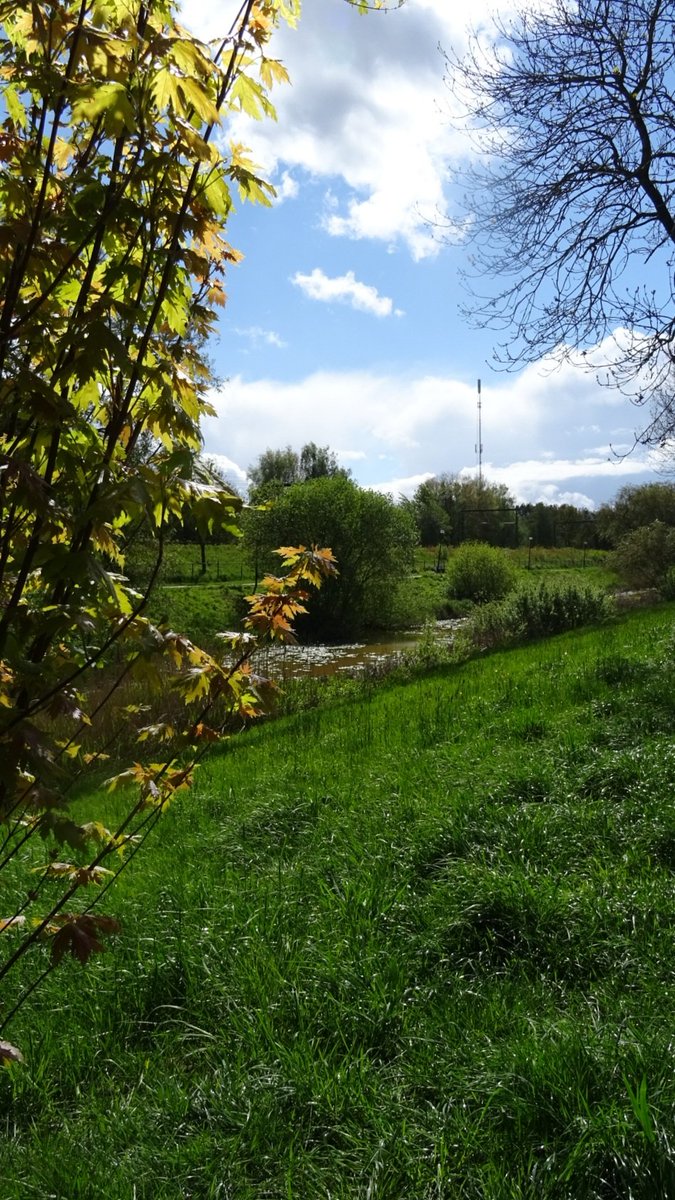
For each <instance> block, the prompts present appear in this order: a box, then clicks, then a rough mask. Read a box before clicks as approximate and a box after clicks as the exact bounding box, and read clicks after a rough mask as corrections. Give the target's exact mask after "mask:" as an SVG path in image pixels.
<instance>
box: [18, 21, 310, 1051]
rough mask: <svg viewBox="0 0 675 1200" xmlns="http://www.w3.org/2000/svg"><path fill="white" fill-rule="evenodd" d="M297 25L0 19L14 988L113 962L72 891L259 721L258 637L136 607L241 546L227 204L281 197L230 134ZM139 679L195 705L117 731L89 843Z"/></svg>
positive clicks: (97, 918) (302, 592) (107, 874)
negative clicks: (122, 796)
mask: <svg viewBox="0 0 675 1200" xmlns="http://www.w3.org/2000/svg"><path fill="white" fill-rule="evenodd" d="M297 15H298V4H297V3H296V0H260V2H259V3H254V0H246V3H244V4H243V6H242V7H241V9H240V10H239V12H238V14H237V15H236V16H235V19H234V23H233V25H232V27H231V28H230V29H229V31H227V32H226V35H225V37H224V38H223V39H222V41H221V42H220V43H213V44H204V43H202V42H200V41H199V40H198V39H196V38H194V37H192V36H191V35H190V34H189V33H188V32H187V31H186V30H185V29H183V28H182V27H181V26H180V25H178V24H177V22H176V5H175V4H174V3H172V0H92V2H91V3H87V2H80V0H64V2H63V3H60V4H51V3H43V2H41V0H36V2H35V3H32V4H29V5H21V4H15V3H9V2H4V3H0V20H1V25H0V100H1V103H0V158H2V163H3V170H2V173H1V174H0V218H1V221H2V227H1V230H0V477H1V479H2V488H1V489H0V758H1V759H2V765H3V770H2V777H1V778H0V826H1V827H2V854H1V861H0V872H1V873H2V879H3V881H4V880H6V879H7V878H8V877H9V878H11V879H14V880H17V879H20V880H22V882H21V884H20V886H18V885H17V886H18V890H14V891H12V890H11V889H10V891H9V893H3V896H4V899H5V903H6V904H7V908H6V909H5V910H4V911H3V912H2V917H1V919H0V935H1V937H2V947H3V950H5V949H6V956H3V961H2V965H0V980H2V981H3V983H4V982H5V981H6V977H7V976H8V974H9V973H11V972H13V970H14V969H15V967H16V965H17V963H19V961H20V960H21V959H22V957H23V955H24V953H25V952H26V951H27V950H28V949H32V948H33V947H34V946H35V945H36V944H37V943H38V942H46V943H48V944H49V945H50V947H51V959H50V961H51V963H52V964H53V963H56V962H58V961H59V960H60V959H61V958H62V957H63V956H64V954H67V953H68V954H72V955H73V956H75V957H77V958H78V959H80V961H85V960H86V959H87V958H88V957H89V956H90V955H91V954H92V953H93V952H95V951H98V950H100V949H101V946H102V940H101V939H102V935H105V934H106V933H107V932H110V931H111V930H112V929H113V928H114V927H115V923H114V921H113V920H112V919H111V918H109V917H107V916H105V915H98V914H97V913H94V912H93V911H92V910H93V909H94V905H95V903H96V899H94V900H92V899H83V893H82V889H86V890H87V894H88V895H91V894H94V895H96V893H97V889H98V895H99V896H100V895H102V894H104V893H107V890H108V887H109V886H110V883H111V881H112V880H113V879H114V878H115V877H116V876H117V874H118V872H119V870H121V869H122V868H121V865H120V864H121V863H122V865H123V862H124V861H126V860H128V858H129V857H131V856H132V855H133V854H134V853H135V852H136V849H137V848H138V846H139V845H140V844H141V842H142V841H144V840H145V836H146V835H147V833H148V832H149V830H150V829H151V828H152V827H153V826H154V824H155V823H156V820H157V818H158V817H159V816H160V815H161V813H162V812H163V811H164V809H165V808H166V806H167V805H168V804H169V803H170V801H171V799H172V798H173V796H174V795H175V794H177V793H178V792H180V791H182V790H184V789H185V788H186V787H187V786H188V785H189V783H190V780H191V777H192V769H193V766H194V765H195V763H196V762H197V761H198V760H199V759H200V758H201V757H202V755H203V754H204V752H205V749H206V747H207V746H208V745H209V743H210V742H212V741H214V740H217V739H218V738H219V736H220V734H221V731H222V730H223V729H225V728H228V727H229V722H231V720H232V718H233V715H234V714H238V717H239V719H240V721H246V720H247V719H248V717H250V716H253V715H255V714H256V713H257V712H258V711H260V706H261V694H260V689H259V688H258V687H257V686H256V684H255V681H254V680H253V677H252V673H251V670H250V665H249V658H250V652H251V647H252V644H253V643H254V641H255V639H253V641H251V640H250V639H249V640H247V639H246V638H244V639H243V640H242V639H241V638H240V637H239V635H232V636H231V637H230V640H229V646H230V653H229V654H227V655H223V653H222V648H221V652H220V653H219V654H218V656H212V655H210V654H208V653H207V652H206V651H203V650H201V649H199V648H198V647H197V646H196V645H195V644H194V643H193V642H192V641H191V640H190V639H189V638H185V637H182V636H181V635H180V634H179V633H178V632H177V631H176V630H174V629H171V628H160V627H158V626H157V625H156V624H154V623H153V622H151V621H150V620H149V619H148V618H147V616H146V615H145V609H146V606H147V603H148V598H149V596H150V593H151V591H152V587H153V584H154V583H155V581H156V579H157V575H158V573H159V570H160V566H161V560H162V554H163V547H164V542H165V539H166V537H167V534H168V532H169V530H170V529H171V528H173V527H174V526H175V525H176V524H179V525H180V524H183V523H185V522H186V520H188V518H189V522H190V524H191V527H193V528H194V529H195V531H196V534H197V535H198V536H199V538H200V539H202V542H203V540H204V539H205V538H206V537H207V536H208V535H212V534H214V533H215V532H216V531H226V532H228V533H234V532H236V515H237V512H238V510H239V508H240V507H241V501H240V500H239V498H238V497H237V496H235V495H234V494H233V493H232V491H231V490H230V489H229V488H227V487H226V486H224V485H223V483H222V481H219V480H218V479H217V478H211V476H210V475H209V477H208V478H206V477H205V475H204V471H203V469H202V467H201V466H200V463H199V450H200V445H201V443H200V433H199V421H200V418H201V417H202V416H203V415H204V414H206V413H208V412H209V411H211V409H210V406H209V403H208V400H207V388H208V386H209V384H210V382H211V375H210V371H209V366H208V361H207V359H206V356H205V350H204V346H205V341H206V339H207V337H208V335H209V333H210V331H211V330H212V328H213V326H214V323H215V314H216V309H217V307H218V306H219V305H222V304H223V303H224V300H225V291H224V284H225V275H226V272H227V270H228V269H229V267H230V265H231V264H233V263H236V262H237V261H238V259H239V257H240V255H238V253H237V252H236V251H235V250H234V249H233V248H232V247H231V246H230V244H229V242H228V241H227V240H226V237H225V229H226V224H227V219H228V216H229V213H230V211H231V209H232V203H233V195H234V194H238V195H239V196H240V197H241V198H242V199H253V200H258V201H260V202H262V203H268V202H269V200H270V197H271V195H272V194H273V189H272V188H271V187H270V186H269V185H268V184H267V183H266V182H265V181H264V180H262V179H261V178H260V177H259V175H258V173H257V170H256V168H255V167H254V165H253V163H252V162H251V161H250V160H249V158H248V155H247V152H246V150H245V148H244V147H242V146H241V145H237V144H234V143H230V144H228V142H227V139H226V138H222V139H217V138H216V136H215V135H216V132H217V131H218V128H219V126H221V125H223V124H224V122H225V121H226V119H227V117H228V115H229V114H234V113H238V112H241V111H244V112H246V113H248V114H249V115H251V116H253V117H262V116H264V115H269V116H271V115H273V114H274V109H273V106H272V103H271V100H270V98H269V91H270V88H271V87H272V86H273V85H274V84H275V83H278V82H282V81H284V80H285V79H286V78H287V75H286V71H285V69H284V67H283V66H282V64H281V63H279V62H278V61H277V60H275V59H273V58H272V57H271V56H270V55H269V53H268V43H269V41H270V37H271V36H272V34H273V32H274V29H275V27H276V26H277V24H278V23H279V21H287V22H290V23H291V24H293V23H294V22H295V20H296V18H297ZM216 143H217V144H216ZM141 449H143V452H142V453H141ZM146 450H147V451H148V452H147V453H146ZM143 533H144V534H145V535H146V536H147V537H148V538H152V539H153V540H154V546H155V549H156V555H155V561H154V563H153V564H152V566H151V567H150V569H149V572H148V574H147V577H146V578H145V580H144V582H143V590H142V591H141V592H138V591H136V589H135V588H133V587H132V586H130V584H129V582H128V579H127V578H126V576H125V575H124V567H125V551H126V547H127V545H128V543H129V542H130V541H133V540H134V539H135V538H136V537H138V536H140V535H142V534H143ZM283 557H284V560H285V571H284V575H283V576H282V577H279V578H272V577H270V579H269V580H268V581H267V583H266V585H265V594H264V595H260V596H256V597H252V598H251V608H250V612H249V618H248V620H249V628H250V629H251V630H252V632H253V633H254V634H256V635H257V634H259V633H260V634H262V635H264V634H265V632H266V631H267V632H269V633H273V634H274V635H275V636H286V635H287V634H288V630H289V622H290V619H291V618H292V616H293V615H294V614H295V613H297V612H301V611H304V604H303V601H304V599H305V598H306V594H307V591H306V589H307V586H308V585H311V584H313V583H316V582H318V581H319V580H320V579H321V578H323V576H324V575H325V574H326V573H329V574H330V573H331V571H332V570H333V560H332V558H331V556H330V553H329V552H324V551H317V550H316V548H315V549H314V550H307V549H305V547H304V546H303V547H301V548H298V549H297V550H294V549H293V548H288V547H287V553H286V554H285V555H284V556H283ZM101 673H105V686H104V687H103V688H100V687H99V688H94V686H93V683H94V681H95V680H96V679H98V678H100V674H101ZM139 677H142V678H143V679H144V680H145V683H146V686H147V688H148V689H150V688H151V687H152V685H153V682H154V685H155V687H156V688H157V689H158V690H162V689H166V688H167V683H168V690H170V691H171V693H172V694H173V695H174V696H175V695H176V694H178V695H180V697H181V699H182V701H183V710H184V711H183V715H182V720H181V722H180V727H179V728H178V729H174V728H173V727H172V726H171V724H170V722H167V721H164V720H162V719H161V718H160V719H159V720H158V721H156V722H153V724H152V728H150V729H149V728H148V727H147V723H146V722H145V720H144V716H145V710H144V708H143V707H142V706H141V707H137V708H134V710H133V711H129V712H120V711H118V710H116V716H117V723H118V724H124V725H125V727H126V729H127V731H129V730H134V729H135V733H136V737H137V743H138V744H137V749H136V754H135V760H136V761H135V762H134V763H133V765H132V766H130V767H129V768H128V770H126V771H124V770H122V771H120V772H118V775H117V778H118V780H126V781H129V782H130V783H133V784H134V785H135V796H134V798H133V800H131V801H130V803H129V807H128V809H127V811H126V813H125V815H124V816H123V817H122V818H120V820H119V822H118V823H117V825H116V826H113V827H112V828H109V827H108V825H107V823H106V821H105V820H101V819H100V815H99V814H97V815H96V818H95V819H92V820H88V821H86V822H82V821H78V820H77V819H76V818H75V817H74V816H73V815H72V813H71V811H70V807H69V806H70V801H71V799H72V795H73V789H74V787H75V785H76V784H78V785H79V784H81V782H82V781H83V780H84V779H86V777H87V775H88V774H91V773H92V772H100V766H101V762H102V761H103V759H104V758H105V753H104V752H105V751H106V750H107V747H102V746H101V745H100V742H97V741H96V735H95V729H96V726H97V722H98V719H99V716H100V714H101V712H102V711H103V710H106V709H110V708H111V707H112V708H113V710H114V709H115V700H116V697H117V694H118V690H119V689H120V688H121V687H122V686H123V685H124V684H126V682H128V681H129V680H130V679H133V678H139ZM94 694H95V696H96V698H95V699H94V698H93V697H94ZM176 739H177V741H178V743H179V744H180V746H181V750H182V753H181V756H180V758H176V757H175V755H174V751H173V746H174V742H175V740H176ZM158 742H159V743H160V744H161V743H162V742H165V743H166V744H165V746H164V747H163V749H162V750H161V751H160V752H159V753H158V754H155V755H154V757H151V755H150V753H148V747H150V746H152V747H154V746H155V745H156V744H157V743H158ZM169 744H170V745H171V747H172V749H171V751H169V750H167V749H166V746H167V745H169ZM156 758H159V761H155V759H156ZM101 815H102V814H101ZM125 855H126V860H125V857H124V856H125ZM26 860H30V861H31V864H32V866H33V868H34V870H35V871H36V872H37V875H33V876H32V877H31V879H30V880H29V881H27V880H25V879H24V878H23V876H22V869H23V866H24V865H25V862H26ZM104 863H105V864H106V865H103V864H104ZM109 864H112V867H111V866H110V865H109ZM39 957H40V956H39V955H38V959H39ZM47 969H49V968H47ZM8 1015H9V1014H8V1013H7V1012H6V1011H5V1012H4V1013H3V1023H6V1021H7V1019H8ZM12 1053H13V1052H12V1051H11V1047H10V1048H9V1049H7V1047H6V1045H5V1043H0V1058H3V1057H11V1056H12Z"/></svg>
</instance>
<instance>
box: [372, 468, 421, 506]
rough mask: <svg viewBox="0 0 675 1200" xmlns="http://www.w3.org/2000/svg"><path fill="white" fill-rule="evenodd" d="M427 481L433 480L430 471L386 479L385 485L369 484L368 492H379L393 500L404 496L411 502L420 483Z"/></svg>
mask: <svg viewBox="0 0 675 1200" xmlns="http://www.w3.org/2000/svg"><path fill="white" fill-rule="evenodd" d="M427 479H433V473H432V472H431V471H422V472H421V473H420V474H419V475H405V476H403V477H402V478H400V479H388V480H386V482H385V483H371V484H370V485H369V486H370V490H371V491H372V492H379V493H380V494H381V495H382V496H393V497H394V499H395V500H397V499H398V497H399V496H405V497H406V498H407V499H408V500H411V499H412V497H413V496H414V494H415V492H416V491H417V489H418V487H419V486H420V484H422V483H426V482H427Z"/></svg>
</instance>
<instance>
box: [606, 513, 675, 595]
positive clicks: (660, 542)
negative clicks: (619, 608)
mask: <svg viewBox="0 0 675 1200" xmlns="http://www.w3.org/2000/svg"><path fill="white" fill-rule="evenodd" d="M614 562H615V564H616V569H617V571H618V572H619V574H620V576H621V578H622V579H623V580H624V581H625V582H626V583H628V584H630V585H631V586H633V587H639V588H649V587H656V588H658V587H661V586H662V584H663V582H664V579H665V578H666V575H667V574H668V571H669V570H670V568H671V567H675V529H673V528H672V527H671V526H669V525H665V524H664V522H663V521H652V523H651V525H642V526H640V528H639V529H633V530H631V532H630V533H628V534H626V536H625V537H624V538H622V540H621V541H620V542H619V545H618V546H617V548H616V551H615V554H614Z"/></svg>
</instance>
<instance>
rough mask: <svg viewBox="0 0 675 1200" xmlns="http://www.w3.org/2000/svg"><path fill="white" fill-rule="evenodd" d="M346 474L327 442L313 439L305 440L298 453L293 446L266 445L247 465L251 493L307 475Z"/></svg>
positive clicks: (260, 493)
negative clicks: (277, 447) (251, 486)
mask: <svg viewBox="0 0 675 1200" xmlns="http://www.w3.org/2000/svg"><path fill="white" fill-rule="evenodd" d="M348 474H349V472H348V471H346V470H345V469H344V468H343V467H340V465H339V463H338V460H337V455H336V454H335V451H333V450H331V449H330V446H317V444H316V442H306V443H305V445H304V446H303V447H302V449H301V450H300V453H298V451H297V450H294V449H293V447H292V446H286V447H285V448H284V449H281V450H272V449H269V448H268V449H267V450H264V451H263V453H262V454H260V455H259V457H258V460H257V462H255V463H253V464H252V465H251V466H250V467H249V469H248V476H249V479H250V480H251V483H252V484H253V496H254V497H261V496H264V495H267V496H270V495H274V494H275V493H277V492H279V490H280V489H281V488H284V487H290V486H291V484H293V483H306V482H307V481H308V480H309V479H321V478H323V477H325V476H331V475H343V476H347V475H348Z"/></svg>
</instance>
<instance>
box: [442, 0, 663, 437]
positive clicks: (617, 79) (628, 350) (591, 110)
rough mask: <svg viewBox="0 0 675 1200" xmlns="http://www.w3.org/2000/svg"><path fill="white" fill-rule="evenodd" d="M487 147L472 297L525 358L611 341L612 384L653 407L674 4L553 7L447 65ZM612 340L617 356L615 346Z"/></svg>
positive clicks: (503, 357)
mask: <svg viewBox="0 0 675 1200" xmlns="http://www.w3.org/2000/svg"><path fill="white" fill-rule="evenodd" d="M447 65H448V83H449V86H450V88H451V91H452V92H453V95H454V96H455V97H456V98H457V99H458V100H459V101H460V105H461V108H462V111H463V113H464V116H465V118H468V121H469V125H470V127H471V129H472V130H473V134H474V137H475V140H476V143H477V147H478V150H479V151H480V153H479V154H478V155H477V156H476V157H475V158H474V159H473V165H472V166H471V167H470V168H469V171H468V175H469V178H468V193H467V205H468V214H469V217H470V228H471V233H470V235H469V236H470V240H471V242H472V252H473V253H472V260H471V261H472V264H473V266H472V268H471V269H470V272H469V275H468V277H467V280H468V283H469V288H470V292H471V294H472V300H471V302H470V304H469V305H467V306H466V308H467V312H469V313H470V314H471V316H472V317H473V318H474V319H475V320H477V321H478V323H479V324H481V325H483V326H489V327H493V328H496V329H498V330H500V331H502V334H503V335H504V336H503V338H502V345H501V346H500V348H499V350H498V351H497V357H498V359H499V361H501V362H502V363H503V364H506V365H507V366H509V365H510V366H516V365H521V364H522V363H524V362H530V361H534V360H537V359H539V358H541V357H542V356H544V355H550V354H555V355H558V356H559V357H565V356H567V357H570V356H575V355H576V354H578V353H581V354H582V355H583V354H585V353H587V355H588V359H587V361H593V362H594V364H595V365H598V358H597V355H596V357H595V358H593V355H592V354H591V347H596V346H598V345H599V344H601V343H604V344H605V347H606V349H605V361H604V363H603V367H604V369H603V379H604V380H605V381H607V382H611V383H612V384H616V385H618V386H621V387H624V388H628V389H629V390H630V391H631V394H632V396H633V398H634V399H635V400H636V401H637V402H638V403H640V402H643V403H647V402H650V403H654V402H655V403H656V405H657V410H656V411H655V412H654V413H653V417H654V418H655V423H654V424H652V422H651V421H650V424H649V427H648V429H646V430H645V433H648V431H649V429H651V430H652V432H653V433H654V435H655V436H656V435H657V431H658V437H659V438H660V439H662V438H663V429H664V421H663V420H662V419H661V418H662V417H664V418H665V419H666V424H668V418H669V421H670V423H669V431H670V430H672V427H673V424H675V415H673V413H672V404H671V409H670V411H668V410H667V411H665V412H662V411H661V408H660V407H658V406H659V404H661V403H662V401H660V400H659V396H661V397H664V396H666V395H670V394H672V392H671V390H670V388H666V389H665V391H664V388H663V384H664V381H665V380H666V379H667V377H668V376H669V374H672V371H673V363H674V362H675V2H673V0H552V3H548V4H546V5H545V6H541V7H535V8H533V9H530V10H523V11H522V12H521V13H520V14H519V15H517V16H516V17H514V18H513V19H512V20H510V21H507V20H504V21H502V23H501V24H500V25H498V28H497V36H496V37H493V38H490V39H489V40H487V39H486V37H485V34H484V32H483V33H481V34H480V35H476V36H475V37H474V38H473V40H472V43H471V45H470V48H469V51H468V52H467V54H466V55H465V56H464V57H457V56H452V55H450V56H448V58H447ZM608 346H609V347H610V348H609V349H607V347H608Z"/></svg>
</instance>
